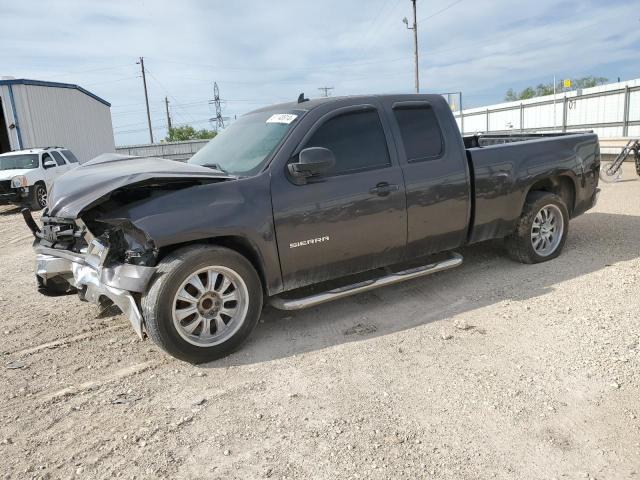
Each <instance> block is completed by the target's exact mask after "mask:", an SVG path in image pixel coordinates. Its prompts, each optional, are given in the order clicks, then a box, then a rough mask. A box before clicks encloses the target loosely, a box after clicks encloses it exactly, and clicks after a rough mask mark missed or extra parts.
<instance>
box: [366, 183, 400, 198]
mask: <svg viewBox="0 0 640 480" xmlns="http://www.w3.org/2000/svg"><path fill="white" fill-rule="evenodd" d="M399 189H400V187H398V185H395V184H393V183H387V182H380V183H379V184H377V185H376V186H375V187H371V188H370V189H369V193H370V194H372V195H378V196H380V197H386V196H387V195H389V194H390V193H391V192H396V191H398V190H399Z"/></svg>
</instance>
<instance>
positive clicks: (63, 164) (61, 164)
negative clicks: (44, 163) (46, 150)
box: [51, 150, 71, 174]
mask: <svg viewBox="0 0 640 480" xmlns="http://www.w3.org/2000/svg"><path fill="white" fill-rule="evenodd" d="M51 155H52V156H53V159H54V160H55V161H56V163H57V164H58V167H57V169H58V170H57V173H59V174H63V173H64V172H68V171H69V170H70V169H71V165H70V164H69V162H67V161H66V159H65V158H64V157H63V156H62V154H61V153H60V152H58V151H56V150H52V151H51Z"/></svg>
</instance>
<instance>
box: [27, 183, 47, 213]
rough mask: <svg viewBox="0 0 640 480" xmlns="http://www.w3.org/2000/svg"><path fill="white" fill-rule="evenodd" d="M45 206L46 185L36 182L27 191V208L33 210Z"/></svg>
mask: <svg viewBox="0 0 640 480" xmlns="http://www.w3.org/2000/svg"><path fill="white" fill-rule="evenodd" d="M46 206H47V187H46V186H45V185H44V184H42V183H36V184H35V185H34V186H33V188H32V189H31V192H30V193H29V208H30V209H31V210H33V211H36V210H42V209H43V208H45V207H46Z"/></svg>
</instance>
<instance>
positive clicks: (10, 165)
mask: <svg viewBox="0 0 640 480" xmlns="http://www.w3.org/2000/svg"><path fill="white" fill-rule="evenodd" d="M29 168H38V155H37V154H30V155H5V156H0V170H23V169H25V170H26V169H29Z"/></svg>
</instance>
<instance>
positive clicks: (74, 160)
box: [62, 150, 78, 163]
mask: <svg viewBox="0 0 640 480" xmlns="http://www.w3.org/2000/svg"><path fill="white" fill-rule="evenodd" d="M62 154H63V155H64V158H66V159H67V161H68V162H69V163H78V159H77V158H76V156H75V155H74V154H73V152H72V151H71V150H62Z"/></svg>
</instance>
